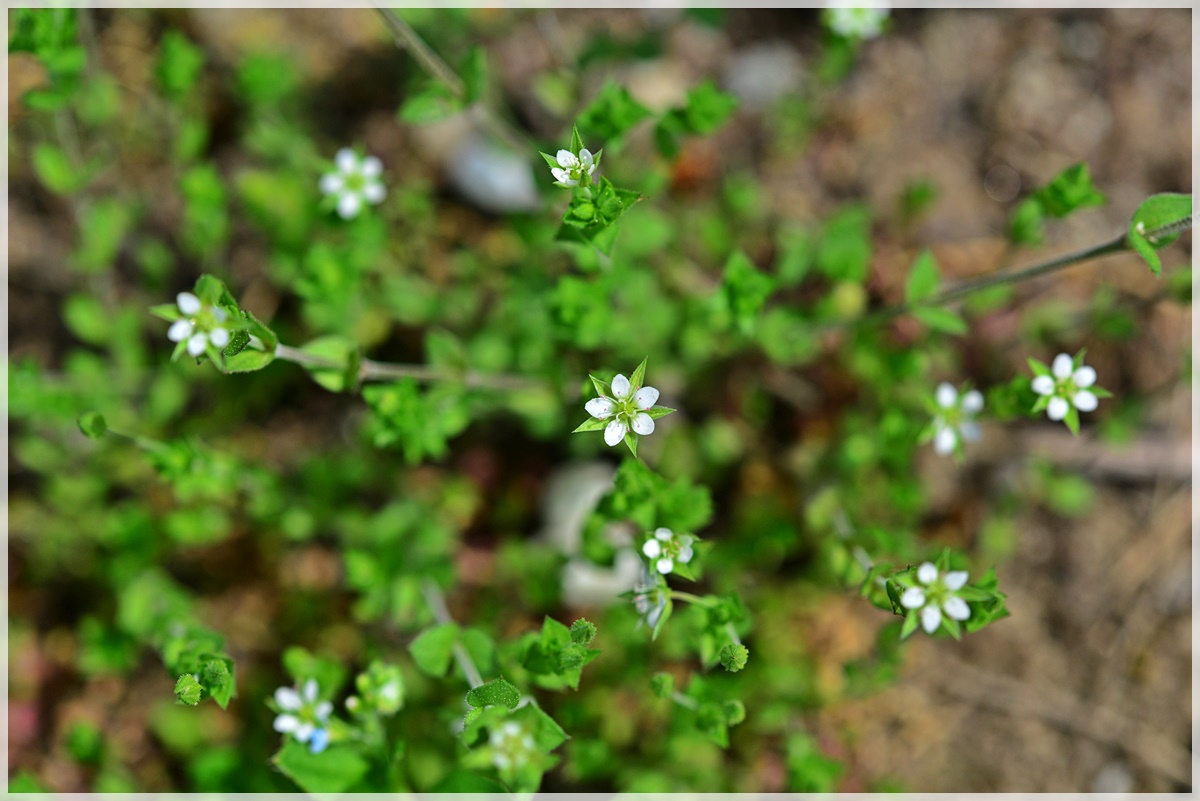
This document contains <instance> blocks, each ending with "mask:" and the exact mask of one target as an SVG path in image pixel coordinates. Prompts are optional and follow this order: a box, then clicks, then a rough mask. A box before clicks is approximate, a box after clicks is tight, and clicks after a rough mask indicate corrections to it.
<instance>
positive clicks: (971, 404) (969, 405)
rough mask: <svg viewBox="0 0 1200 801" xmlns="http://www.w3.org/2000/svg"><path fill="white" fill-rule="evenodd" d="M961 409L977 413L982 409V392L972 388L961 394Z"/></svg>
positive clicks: (968, 412)
mask: <svg viewBox="0 0 1200 801" xmlns="http://www.w3.org/2000/svg"><path fill="white" fill-rule="evenodd" d="M962 410H963V411H964V412H966V413H967V414H979V412H981V411H983V394H982V393H981V392H980V391H979V390H977V389H973V390H971V391H970V392H968V393H967V394H966V395H963V399H962Z"/></svg>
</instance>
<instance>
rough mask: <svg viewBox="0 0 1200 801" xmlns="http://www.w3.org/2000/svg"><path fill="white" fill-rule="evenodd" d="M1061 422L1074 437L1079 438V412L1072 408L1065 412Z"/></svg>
mask: <svg viewBox="0 0 1200 801" xmlns="http://www.w3.org/2000/svg"><path fill="white" fill-rule="evenodd" d="M1063 422H1064V423H1066V424H1067V428H1069V429H1070V430H1071V433H1072V434H1074V435H1075V436H1079V410H1078V409H1076V408H1075V407H1074V406H1072V407H1071V408H1070V409H1069V410H1068V411H1067V416H1066V417H1064V418H1063Z"/></svg>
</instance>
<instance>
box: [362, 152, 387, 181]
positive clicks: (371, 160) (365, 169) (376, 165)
mask: <svg viewBox="0 0 1200 801" xmlns="http://www.w3.org/2000/svg"><path fill="white" fill-rule="evenodd" d="M382 172H383V162H381V161H380V160H379V159H377V158H375V157H374V156H367V157H366V158H365V159H363V160H362V166H361V167H359V168H358V174H359V175H361V176H362V177H363V178H374V177H375V176H377V175H379V174H380V173H382Z"/></svg>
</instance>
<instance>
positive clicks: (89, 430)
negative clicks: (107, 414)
mask: <svg viewBox="0 0 1200 801" xmlns="http://www.w3.org/2000/svg"><path fill="white" fill-rule="evenodd" d="M79 430H80V431H82V432H83V435H84V436H85V437H87V438H88V439H103V438H104V435H105V434H107V433H108V423H107V422H106V421H105V419H104V415H102V414H100V413H99V412H84V413H83V414H82V415H80V417H79Z"/></svg>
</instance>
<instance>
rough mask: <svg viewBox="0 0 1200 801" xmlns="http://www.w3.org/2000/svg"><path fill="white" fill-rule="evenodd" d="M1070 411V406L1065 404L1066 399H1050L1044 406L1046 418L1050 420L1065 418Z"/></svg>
mask: <svg viewBox="0 0 1200 801" xmlns="http://www.w3.org/2000/svg"><path fill="white" fill-rule="evenodd" d="M1070 409H1071V404H1069V403H1067V399H1066V398H1051V399H1050V403H1049V404H1048V405H1047V406H1046V416H1047V417H1049V418H1050V419H1051V420H1061V419H1063V418H1064V417H1066V416H1067V412H1068V411H1069V410H1070Z"/></svg>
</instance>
